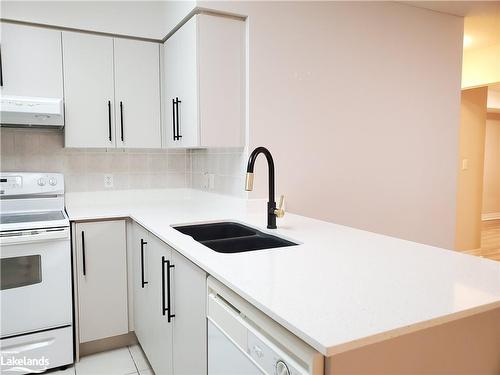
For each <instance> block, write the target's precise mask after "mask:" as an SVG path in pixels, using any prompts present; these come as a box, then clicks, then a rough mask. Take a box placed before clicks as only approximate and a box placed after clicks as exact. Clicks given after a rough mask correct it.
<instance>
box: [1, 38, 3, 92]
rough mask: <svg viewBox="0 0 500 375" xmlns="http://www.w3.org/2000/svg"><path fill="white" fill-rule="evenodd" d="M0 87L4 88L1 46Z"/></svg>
mask: <svg viewBox="0 0 500 375" xmlns="http://www.w3.org/2000/svg"><path fill="white" fill-rule="evenodd" d="M0 87H3V65H2V46H1V45H0Z"/></svg>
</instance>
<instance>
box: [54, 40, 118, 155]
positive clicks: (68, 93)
mask: <svg viewBox="0 0 500 375" xmlns="http://www.w3.org/2000/svg"><path fill="white" fill-rule="evenodd" d="M62 41H63V69H64V101H65V129H64V136H65V146H66V147H114V146H115V131H114V118H115V116H114V100H113V98H114V85H113V38H109V37H103V36H99V35H91V34H81V33H74V32H63V33H62Z"/></svg>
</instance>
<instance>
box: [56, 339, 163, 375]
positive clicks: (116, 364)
mask: <svg viewBox="0 0 500 375" xmlns="http://www.w3.org/2000/svg"><path fill="white" fill-rule="evenodd" d="M48 374H49V375H129V374H132V375H154V373H153V370H152V369H151V366H150V365H149V362H148V360H147V359H146V356H145V355H144V353H143V351H142V349H141V347H140V346H139V345H132V346H129V347H126V348H120V349H114V350H110V351H107V352H102V353H96V354H92V355H89V356H85V357H82V358H80V362H78V363H75V365H74V366H72V367H69V368H67V369H66V370H64V371H60V370H57V369H56V370H54V371H50V372H49V373H48Z"/></svg>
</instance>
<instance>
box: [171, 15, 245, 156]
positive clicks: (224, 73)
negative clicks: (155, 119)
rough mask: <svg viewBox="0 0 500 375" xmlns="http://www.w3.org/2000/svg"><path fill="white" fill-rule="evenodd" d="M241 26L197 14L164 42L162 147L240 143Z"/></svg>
mask: <svg viewBox="0 0 500 375" xmlns="http://www.w3.org/2000/svg"><path fill="white" fill-rule="evenodd" d="M244 30H245V23H244V22H243V21H241V20H237V19H232V18H228V17H219V16H213V15H206V14H198V15H195V16H193V17H192V18H191V19H190V20H189V21H187V22H186V23H185V24H184V25H183V26H182V27H181V28H180V29H179V30H177V31H176V32H175V33H174V34H173V35H172V36H171V37H170V38H169V39H168V40H167V41H166V42H165V44H164V49H163V53H164V58H163V67H164V80H163V82H162V84H163V92H164V97H163V99H162V100H163V106H164V112H165V116H164V118H163V126H164V132H163V133H164V137H165V139H164V144H165V145H166V146H167V147H185V148H194V147H241V146H243V144H244V115H245V113H244V112H245V111H244V90H245V87H244V74H245V63H244V56H245V50H244V46H245V43H244Z"/></svg>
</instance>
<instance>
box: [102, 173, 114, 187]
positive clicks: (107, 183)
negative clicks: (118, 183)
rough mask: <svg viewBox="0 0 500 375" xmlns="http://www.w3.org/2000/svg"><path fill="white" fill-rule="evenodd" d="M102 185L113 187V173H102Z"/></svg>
mask: <svg viewBox="0 0 500 375" xmlns="http://www.w3.org/2000/svg"><path fill="white" fill-rule="evenodd" d="M104 187H105V188H107V189H110V188H112V187H113V175H112V174H105V175H104Z"/></svg>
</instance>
